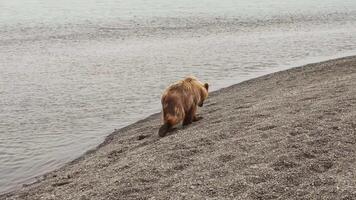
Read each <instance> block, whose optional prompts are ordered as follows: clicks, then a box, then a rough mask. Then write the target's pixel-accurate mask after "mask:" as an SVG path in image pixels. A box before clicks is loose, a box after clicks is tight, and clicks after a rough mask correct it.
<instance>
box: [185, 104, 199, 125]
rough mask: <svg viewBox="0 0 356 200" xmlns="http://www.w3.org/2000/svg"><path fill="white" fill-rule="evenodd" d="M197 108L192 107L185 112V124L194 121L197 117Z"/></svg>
mask: <svg viewBox="0 0 356 200" xmlns="http://www.w3.org/2000/svg"><path fill="white" fill-rule="evenodd" d="M195 111H196V108H192V109H190V110H189V112H187V113H186V114H185V118H184V120H183V126H186V125H189V124H191V123H192V122H193V120H194V117H195Z"/></svg>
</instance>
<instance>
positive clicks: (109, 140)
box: [0, 56, 356, 199]
mask: <svg viewBox="0 0 356 200" xmlns="http://www.w3.org/2000/svg"><path fill="white" fill-rule="evenodd" d="M345 62H346V63H347V62H356V56H348V57H343V58H336V59H332V60H327V61H322V62H317V63H311V64H306V65H303V66H299V67H293V68H290V69H287V70H283V71H278V72H274V73H271V74H267V75H263V76H260V77H257V78H253V79H249V80H246V81H243V82H240V83H237V84H234V85H231V86H228V87H226V88H222V89H219V90H216V91H213V92H211V93H210V97H209V99H208V102H207V103H208V104H207V105H206V106H204V107H203V108H202V109H201V111H200V113H203V116H204V115H208V116H209V115H213V114H214V113H215V111H212V112H211V113H209V112H207V111H204V110H206V109H205V107H214V106H215V105H216V104H218V103H217V102H214V101H216V99H219V96H220V95H226V94H227V93H231V90H236V89H238V88H243V87H249V85H250V84H252V85H253V84H255V85H256V84H257V85H259V84H263V83H260V82H264V81H266V80H271V79H276V77H277V79H278V78H279V79H281V78H285V79H286V80H287V81H291V80H290V79H292V80H293V78H298V77H295V76H296V75H295V74H296V73H297V74H298V73H299V75H300V74H301V73H302V74H303V73H304V72H300V71H303V70H304V68H307V69H308V70H311V71H312V70H313V69H314V68H321V67H320V66H322V65H327V66H329V65H330V64H331V65H336V64H338V65H340V63H341V64H342V63H345ZM353 64H354V65H353V66H354V68H352V67H351V68H350V69H351V71H352V70H354V71H352V72H353V73H351V74H354V72H355V69H356V65H355V63H353ZM309 68H311V69H309ZM325 68H327V67H325ZM308 70H307V71H308ZM319 70H320V71H323V70H325V69H319ZM283 76H286V77H287V78H286V77H283ZM288 76H290V77H288ZM277 82H278V80H277ZM282 83H283V82H282ZM334 84H337V83H334ZM260 86H261V85H260ZM275 86H276V85H275ZM294 87H295V86H293V85H291V88H294ZM268 89H271V88H268ZM275 89H276V88H275ZM250 95H251V94H250ZM249 97H251V96H249ZM239 100H241V101H243V98H239ZM255 100H256V99H255ZM307 100H310V99H307ZM256 102H257V103H258V101H257V100H256ZM256 102H255V103H256ZM249 106H250V107H246V108H245V107H243V106H242V107H241V108H238V110H241V109H248V108H251V106H252V107H253V105H249ZM159 115H160V113H155V114H152V115H150V116H148V117H147V118H145V119H142V120H139V121H137V122H135V123H133V124H131V125H128V126H126V127H123V128H121V129H118V130H116V131H114V132H113V133H111V134H110V135H108V136H107V137H106V138H105V140H104V141H103V142H102V143H101V144H99V145H98V146H97V147H95V148H93V149H91V150H89V151H87V152H86V153H84V154H83V155H82V156H80V157H78V158H76V159H75V160H73V161H71V162H69V163H66V164H65V165H64V166H63V167H61V168H59V169H56V170H54V171H51V172H49V173H46V174H44V175H42V176H40V177H38V178H35V179H38V180H37V181H35V182H34V183H31V184H28V185H26V186H25V187H22V188H20V189H16V190H14V191H9V192H5V193H2V194H0V199H3V198H4V199H17V198H20V199H21V198H26V199H31V198H33V197H34V196H33V195H35V194H34V193H36V192H34V193H33V191H31V190H32V189H35V190H36V189H37V190H39V191H42V189H43V188H46V189H48V187H50V188H52V189H53V190H51V191H47V192H48V194H49V193H51V192H53V191H55V190H56V189H58V188H59V190H61V189H60V188H61V186H67V185H71V184H72V183H73V181H72V179H74V178H75V175H73V174H75V173H69V172H72V170H73V169H72V168H73V166H74V168H75V167H79V168H81V166H77V165H80V164H82V165H83V164H84V163H83V162H84V161H86V162H89V163H90V159H93V157H96V156H99V155H100V154H102V153H103V152H102V151H106V150H107V149H108V148H109V149H110V148H111V149H113V148H114V147H113V145H115V144H122V143H118V141H121V140H123V143H125V142H128V144H129V147H127V149H130V146H131V145H133V146H135V145H138V146H139V147H145V146H150V145H151V146H152V144H154V143H156V142H159V141H160V140H162V139H163V140H171V139H170V138H169V137H173V138H179V137H180V134H181V133H180V132H184V133H185V132H187V131H188V130H189V129H191V127H190V126H188V127H186V128H180V129H178V130H177V131H175V132H174V133H172V134H171V135H168V136H167V137H165V138H162V139H160V138H158V136H157V133H156V132H157V131H156V129H157V126H158V125H159ZM262 115H268V114H262ZM220 117H222V116H220ZM255 117H257V118H258V116H255ZM208 120H209V117H208ZM157 122H158V123H157ZM152 123H153V125H152ZM202 123H204V122H198V123H196V124H194V125H193V126H192V127H194V128H196V127H199V126H202V125H201V124H202ZM219 123H222V121H219V120H218V121H217V122H216V124H219ZM246 123H248V122H246ZM249 125H250V126H251V125H252V126H253V124H249ZM142 126H144V127H147V126H148V127H149V128H151V129H150V130H141V128H142ZM272 126H274V125H271V126H267V127H260V128H261V130H264V129H267V130H270V129H271V130H273V129H274V127H273V128H271V127H272ZM200 128H201V127H200ZM157 130H158V129H157ZM258 130H259V129H258ZM136 132H139V134H137V133H136ZM132 136H133V137H132ZM133 138H134V139H135V140H136V141H133V140H132V139H133ZM125 139H126V140H129V141H125ZM147 139H149V140H148V141H145V140H147ZM140 141H144V142H143V143H145V144H144V145H143V146H140V145H142V144H137V143H140ZM119 146H120V145H118V146H116V145H115V148H119ZM153 146H154V145H153ZM131 147H132V146H131ZM115 148H114V149H115ZM127 149H126V150H127ZM151 149H152V147H151ZM126 150H123V149H119V150H113V151H111V152H110V153H109V154H108V155H106V158H109V157H110V156H113V157H116V156H117V155H121V154H123V153H124V152H125V151H126ZM136 150H137V149H136ZM175 150H177V149H175ZM111 154H113V155H111ZM116 154H117V155H116ZM121 156H122V155H121ZM99 157H100V156H99ZM123 159H124V160H125V158H123ZM126 159H127V160H130V159H129V158H126ZM109 160H110V158H109ZM228 160H229V159H228ZM95 161H100V160H95ZM281 162H282V165H284V164H285V163H284V161H281ZM91 164H93V165H95V166H96V167H98V166H97V165H101V163H97V162H94V163H91ZM111 164H112V163H110V162H109V164H108V163H105V164H103V166H99V168H107V167H108V166H110V165H111ZM135 164H136V165H139V163H137V162H135ZM277 164H278V163H277ZM279 164H281V163H279ZM106 165H107V166H106ZM134 166H135V165H134ZM181 167H184V166H181ZM284 167H286V166H282V168H284ZM179 168H180V167H179ZM277 168H278V167H277ZM287 168H288V166H287ZM123 169H125V168H123ZM88 170H89V171H90V168H89V169H88ZM79 171H81V170H79ZM56 173H59V174H66V175H64V176H61V175H58V174H56ZM78 173H79V174H80V173H84V172H78ZM69 174H71V175H69ZM67 179H68V180H69V179H70V181H68V180H67ZM63 180H65V181H63ZM47 181H49V182H51V181H54V184H52V185H47V186H48V187H47V186H45V184H46V182H47ZM127 182H130V181H127ZM143 182H144V181H143ZM56 183H57V184H56ZM42 187H43V188H42ZM64 193H65V192H64ZM134 193H135V192H134ZM136 193H139V192H138V191H136ZM24 194H26V195H25V196H23V195H24ZM43 194H46V193H43ZM31 195H32V196H31ZM62 195H65V194H62ZM130 195H131V193H130ZM42 197H43V196H42ZM128 197H130V196H128ZM58 198H59V197H58ZM89 198H92V197H91V196H89ZM64 199H66V198H64Z"/></svg>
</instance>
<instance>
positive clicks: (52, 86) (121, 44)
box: [0, 0, 356, 192]
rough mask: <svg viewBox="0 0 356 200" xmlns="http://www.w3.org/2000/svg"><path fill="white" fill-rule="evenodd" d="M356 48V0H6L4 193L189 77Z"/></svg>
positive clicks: (153, 104) (2, 36)
mask: <svg viewBox="0 0 356 200" xmlns="http://www.w3.org/2000/svg"><path fill="white" fill-rule="evenodd" d="M355 52H356V1H354V0H313V1H310V0H298V1H296V0H264V1H263V0H254V1H253V0H195V1H188V0H180V1H167V0H150V1H148V0H130V1H128V0H126V1H124V0H115V1H111V0H108V1H99V0H85V1H84V0H74V1H73V0H62V1H55V0H26V1H24V0H11V1H10V0H0V192H4V191H7V190H9V189H11V188H14V187H16V186H19V185H21V184H22V183H24V182H26V181H29V180H31V178H33V177H34V176H38V175H40V174H43V173H45V172H47V171H49V170H52V169H55V168H58V167H60V166H62V165H63V164H64V163H66V162H68V161H71V160H73V159H74V158H76V157H78V156H80V155H81V154H82V153H84V152H85V151H86V150H88V149H90V148H93V147H95V146H96V145H97V144H99V143H100V142H101V141H102V140H103V139H104V137H105V136H106V135H108V134H110V133H111V132H112V131H113V130H114V129H115V128H121V127H123V126H125V125H128V124H130V123H133V122H135V121H137V120H139V119H142V118H144V117H145V116H147V115H149V114H152V113H154V112H159V111H160V100H159V99H160V94H161V92H162V90H163V89H164V88H165V87H166V86H167V85H168V84H169V83H171V82H172V81H175V80H177V79H180V78H182V77H184V76H186V75H190V74H193V75H195V76H197V77H198V78H200V79H202V81H207V82H209V83H210V85H211V86H212V89H213V90H216V89H219V88H221V87H225V86H228V85H231V84H234V83H238V82H240V81H242V80H246V79H249V78H253V77H256V76H259V75H262V74H266V73H270V72H273V71H278V70H282V69H286V68H289V67H292V66H297V65H301V64H305V63H310V62H316V61H320V60H325V59H329V58H335V57H340V56H344V55H353V54H355ZM152 131H156V130H152Z"/></svg>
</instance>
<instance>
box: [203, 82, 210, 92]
mask: <svg viewBox="0 0 356 200" xmlns="http://www.w3.org/2000/svg"><path fill="white" fill-rule="evenodd" d="M204 87H205V89H206V91H209V84H208V83H204Z"/></svg>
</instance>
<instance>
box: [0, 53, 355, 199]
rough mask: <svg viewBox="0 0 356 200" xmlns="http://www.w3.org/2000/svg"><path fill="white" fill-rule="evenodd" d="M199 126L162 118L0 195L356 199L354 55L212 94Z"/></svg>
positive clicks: (116, 136) (156, 116)
mask: <svg viewBox="0 0 356 200" xmlns="http://www.w3.org/2000/svg"><path fill="white" fill-rule="evenodd" d="M199 113H200V115H201V116H203V117H204V119H202V120H201V121H198V122H196V123H193V124H192V125H190V126H187V127H184V128H178V129H177V130H176V131H174V132H172V133H171V134H170V135H168V136H166V137H164V138H159V137H158V135H157V131H158V128H159V126H160V123H161V122H160V114H154V115H151V116H150V117H148V118H146V119H144V120H141V121H138V122H137V123H135V124H132V125H130V126H127V127H125V128H123V129H120V130H118V131H115V132H114V133H112V134H111V135H109V136H108V137H107V138H106V140H105V141H104V142H103V143H102V144H101V145H99V146H98V147H97V148H96V149H94V150H92V151H89V152H87V153H86V154H85V155H83V156H81V157H80V158H78V159H76V160H74V161H73V162H71V163H69V164H67V165H65V166H64V167H62V168H60V169H58V170H55V171H53V172H50V173H48V174H46V175H44V176H43V177H40V178H39V179H38V181H37V182H36V183H34V184H31V185H27V186H24V187H23V188H21V189H18V190H16V191H13V192H10V193H7V194H3V195H0V199H61V200H62V199H125V200H126V199H206V198H210V199H276V198H282V199H316V198H320V199H343V198H345V199H356V168H355V166H356V159H355V158H356V157H355V155H356V57H355V56H354V57H346V58H341V59H335V60H330V61H325V62H321V63H315V64H309V65H305V66H302V67H297V68H293V69H289V70H286V71H281V72H277V73H273V74H269V75H265V76H262V77H259V78H255V79H251V80H248V81H244V82H242V83H239V84H236V85H233V86H230V87H227V88H224V89H221V90H218V91H215V92H212V93H211V94H210V97H209V99H208V101H207V102H206V103H205V105H204V107H203V108H202V109H200V111H199Z"/></svg>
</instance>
